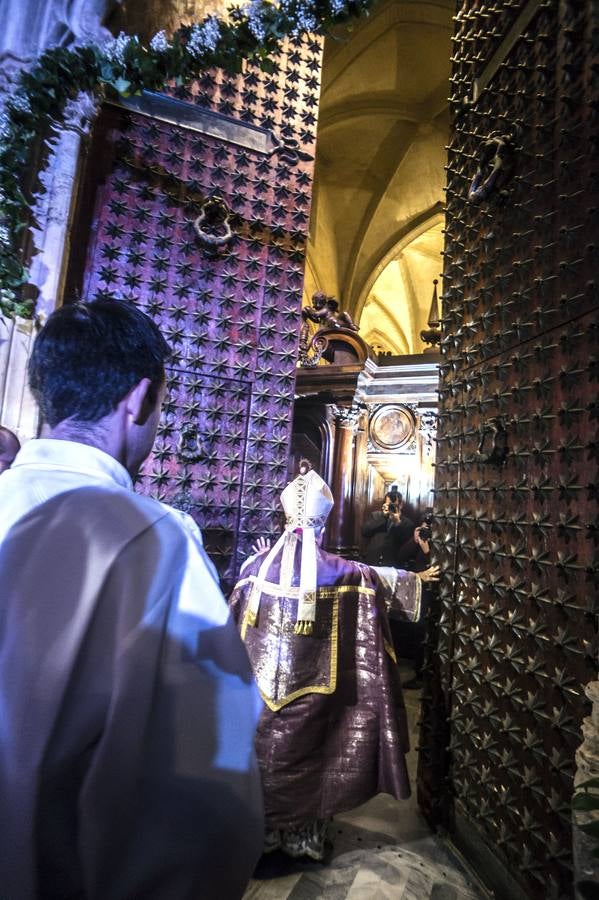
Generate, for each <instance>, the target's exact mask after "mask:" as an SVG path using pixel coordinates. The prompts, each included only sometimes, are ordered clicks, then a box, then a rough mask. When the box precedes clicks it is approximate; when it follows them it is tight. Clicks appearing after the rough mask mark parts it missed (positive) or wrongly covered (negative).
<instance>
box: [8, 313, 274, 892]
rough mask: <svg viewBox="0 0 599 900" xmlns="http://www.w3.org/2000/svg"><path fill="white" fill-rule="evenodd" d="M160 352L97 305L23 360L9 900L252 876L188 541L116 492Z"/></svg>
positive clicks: (221, 692)
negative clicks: (25, 391) (29, 399)
mask: <svg viewBox="0 0 599 900" xmlns="http://www.w3.org/2000/svg"><path fill="white" fill-rule="evenodd" d="M168 352H169V350H168V346H167V344H166V342H165V341H164V339H163V337H162V335H161V334H160V332H159V330H158V328H157V327H156V325H155V324H154V323H153V322H152V321H151V319H149V318H148V317H147V316H146V315H144V314H143V313H142V312H141V311H140V310H138V309H137V308H136V307H135V306H134V305H133V304H130V303H128V302H125V301H113V300H97V301H94V302H92V303H90V304H82V303H76V304H70V305H68V306H64V307H62V308H61V309H59V310H57V311H56V312H55V313H53V314H52V315H51V316H50V317H49V319H48V321H47V323H46V324H45V326H44V327H43V328H42V330H41V331H40V333H39V335H38V337H37V340H36V342H35V345H34V348H33V353H32V356H31V360H30V365H29V381H30V387H31V389H32V391H33V394H34V396H35V397H36V399H37V401H38V403H39V406H40V410H41V415H42V418H43V420H44V422H45V424H44V432H43V433H44V437H43V438H41V439H38V440H32V441H30V442H29V443H27V444H26V445H25V446H24V447H23V449H22V450H21V451H20V452H19V453H18V455H17V457H16V459H15V461H14V464H13V466H12V467H11V468H10V469H9V470H8V471H6V472H5V473H4V474H3V475H2V477H1V478H0V509H1V510H2V516H1V517H0V584H1V585H2V592H1V598H0V622H1V625H2V627H1V628H0V797H1V798H2V802H1V803H0V885H1V889H0V893H1V894H2V896H5V897H7V898H10V900H33V898H37V897H44V898H47V900H50V898H56V900H59V898H60V900H63V898H66V897H71V898H75V897H77V898H83V897H85V898H86V900H140V898H143V900H166V898H183V897H190V898H191V897H198V898H200V897H201V898H202V900H238V898H239V897H241V895H242V894H243V892H244V889H245V886H246V884H247V882H248V880H249V878H250V876H251V874H252V871H253V868H254V865H255V863H256V861H257V859H258V858H259V856H260V852H261V849H262V842H263V809H262V795H261V786H260V779H259V772H258V769H257V765H256V759H255V752H254V747H253V738H254V733H255V727H256V724H257V721H258V717H259V713H260V709H261V705H262V704H261V701H260V699H259V696H258V692H257V689H256V686H255V683H254V680H253V677H252V673H251V668H250V665H249V662H248V658H247V654H246V651H245V649H244V647H243V645H242V643H241V641H240V640H239V636H238V634H237V631H236V628H235V624H234V622H233V621H232V619H231V616H230V613H229V609H228V607H227V604H226V601H225V599H224V597H223V596H222V594H221V592H220V589H219V586H218V582H217V579H216V575H215V572H214V569H213V567H212V565H211V563H210V562H209V560H208V558H207V557H206V554H205V552H204V550H203V548H202V546H201V543H200V541H199V540H198V539H197V529H195V530H194V528H191V527H188V523H187V524H186V523H185V521H184V520H183V519H182V515H181V514H179V513H177V512H175V510H173V509H171V508H170V507H168V506H166V505H165V504H163V503H160V502H159V501H157V500H153V499H151V498H149V497H144V496H138V495H136V494H135V493H134V492H133V489H132V477H133V476H135V474H136V473H137V471H138V470H139V467H140V466H141V464H142V462H143V461H144V459H145V458H146V457H147V456H148V454H149V453H150V450H151V448H152V444H153V442H154V437H155V434H156V428H157V425H158V421H159V417H160V406H161V401H162V396H163V394H164V390H165V371H164V365H165V361H166V359H167V357H168ZM233 856H234V864H233V865H232V864H231V860H232V857H233Z"/></svg>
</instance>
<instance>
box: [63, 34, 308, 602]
mask: <svg viewBox="0 0 599 900" xmlns="http://www.w3.org/2000/svg"><path fill="white" fill-rule="evenodd" d="M320 58H321V47H320V44H319V43H318V42H313V41H308V40H303V41H302V43H301V45H299V46H291V47H290V48H289V50H288V52H286V53H285V54H283V55H282V57H281V58H280V59H279V60H278V61H277V65H276V66H275V72H274V73H273V74H271V75H268V74H265V73H261V72H255V71H253V70H249V71H248V72H247V73H246V74H245V75H244V76H243V77H242V76H239V77H238V78H226V77H225V76H223V74H222V73H221V72H210V73H207V74H206V75H205V76H203V78H202V79H201V80H200V81H199V82H197V83H194V84H193V85H190V86H189V87H187V88H182V89H180V90H178V91H177V95H178V98H179V99H182V100H185V101H186V102H188V103H194V104H198V105H199V106H203V107H204V108H206V109H209V110H211V111H213V112H217V113H219V114H220V115H224V116H227V117H229V118H230V119H231V120H235V121H236V122H237V123H239V124H240V125H244V124H247V126H248V128H255V127H256V126H257V127H258V128H259V129H262V136H263V137H264V132H266V133H267V135H266V137H267V140H266V141H265V142H264V146H263V147H258V149H255V148H251V147H248V146H240V145H239V143H237V144H236V143H235V142H234V141H235V140H236V139H237V137H236V136H238V135H239V130H238V131H237V132H236V133H235V134H232V140H231V141H229V142H225V141H223V140H219V139H217V138H215V137H212V136H210V135H209V134H206V133H198V132H197V131H193V130H190V129H187V128H183V127H178V126H175V125H173V124H169V123H167V122H164V121H158V120H157V119H154V118H150V117H148V116H144V115H141V114H139V113H137V112H132V111H128V110H122V109H116V108H109V109H107V110H106V111H105V112H104V115H103V119H102V121H101V122H100V124H99V127H98V129H97V131H96V135H95V138H94V141H93V144H92V148H91V153H90V159H91V162H90V164H89V166H88V170H89V171H88V175H87V178H86V183H87V184H88V190H89V185H90V184H91V185H93V192H92V193H93V196H92V198H91V201H89V202H88V204H87V205H88V208H91V209H92V213H91V215H90V226H89V233H90V235H91V237H90V240H89V247H88V252H87V258H86V262H85V266H84V269H85V270H84V272H83V274H82V275H81V276H79V277H78V278H77V277H73V278H72V282H73V283H77V282H78V283H79V284H80V285H81V286H82V287H81V291H82V296H83V298H84V299H91V298H92V297H96V296H103V295H109V296H115V297H118V298H133V299H134V300H136V301H137V302H138V303H140V304H141V305H142V306H143V307H144V308H145V309H146V310H147V311H148V312H149V313H150V314H151V315H152V316H153V317H154V318H155V319H156V321H157V322H159V324H160V326H161V327H162V329H163V332H164V334H165V336H166V337H167V338H168V340H169V342H170V344H171V345H172V347H173V350H174V354H173V359H172V360H171V368H170V370H169V378H168V383H169V394H168V398H167V401H166V406H165V412H164V415H163V418H162V423H161V425H160V430H159V435H158V440H157V444H156V449H155V451H154V454H153V456H152V457H151V459H150V460H149V461H148V463H147V465H146V466H145V468H144V472H143V477H142V479H141V489H142V490H144V491H147V492H149V493H151V494H153V495H155V496H157V497H159V498H163V499H165V500H167V501H168V502H172V503H174V504H175V505H176V506H179V507H180V508H182V509H185V510H187V511H188V512H191V514H192V515H193V516H194V518H195V519H196V520H197V521H198V523H199V524H200V525H201V527H202V528H203V529H204V531H205V538H206V544H207V548H208V550H209V552H210V554H211V555H212V556H213V558H214V559H215V561H216V563H217V565H218V567H219V569H220V572H221V575H222V577H223V582H224V585H225V587H227V588H228V587H230V585H231V583H232V582H233V581H234V579H235V577H236V574H237V572H238V569H239V564H240V562H241V560H242V559H243V557H244V555H246V554H247V552H248V551H249V545H250V543H251V541H252V540H253V539H254V538H255V536H256V535H258V534H266V535H269V534H273V533H275V532H276V531H277V529H278V528H279V526H280V522H279V520H278V511H279V509H280V505H279V501H278V496H279V493H280V490H281V488H282V486H283V484H284V482H285V477H286V469H287V458H288V451H289V439H290V420H291V412H292V404H293V392H294V382H295V362H296V355H297V343H298V324H299V312H300V304H301V291H302V284H303V267H304V255H305V240H306V233H307V227H308V220H309V212H310V199H311V187H312V171H313V156H314V144H315V128H316V113H317V109H318V91H319V77H320ZM235 121H234V123H233V124H235ZM242 131H243V129H242ZM246 136H247V135H246ZM246 136H244V135H243V134H242V137H241V140H245V139H246ZM251 137H252V135H251V134H250V138H251ZM83 193H85V191H84V192H83ZM215 196H217V197H220V198H222V200H223V201H224V203H225V204H226V207H227V208H228V209H229V210H230V219H229V226H230V228H231V231H232V239H231V240H230V242H229V243H226V244H224V245H222V246H213V245H211V244H210V243H206V242H205V241H202V240H200V239H199V237H198V233H197V231H196V228H195V227H194V221H195V220H196V219H197V218H198V216H199V214H200V211H201V209H202V204H203V202H204V201H205V200H206V198H208V197H215ZM81 206H82V211H81V213H80V219H81V221H82V222H83V221H84V215H85V212H84V209H83V207H84V202H83V201H82V204H81ZM75 231H76V229H75ZM225 231H226V229H225V228H216V229H215V232H214V233H215V234H216V235H217V236H219V235H221V234H224V233H225Z"/></svg>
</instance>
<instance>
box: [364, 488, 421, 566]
mask: <svg viewBox="0 0 599 900" xmlns="http://www.w3.org/2000/svg"><path fill="white" fill-rule="evenodd" d="M402 507H403V498H402V496H401V494H400V493H399V491H397V490H395V489H393V488H392V489H391V490H390V491H388V492H387V493H386V494H385V499H384V501H383V505H382V507H381V510H380V512H375V513H374V514H373V515H372V516H371V517H370V518H369V519H368V520H367V521H366V522H365V524H364V526H363V528H362V535H363V537H365V538H368V539H369V540H368V545H367V547H366V550H365V551H364V559H365V561H366V562H367V563H368V565H369V566H400V562H399V551H400V548H401V547H402V546H403V545H404V544H405V543H406V541H409V540H410V538H411V537H412V535H413V533H414V523H413V522H412V520H411V519H408V518H407V517H406V516H403V515H402ZM413 571H416V570H413Z"/></svg>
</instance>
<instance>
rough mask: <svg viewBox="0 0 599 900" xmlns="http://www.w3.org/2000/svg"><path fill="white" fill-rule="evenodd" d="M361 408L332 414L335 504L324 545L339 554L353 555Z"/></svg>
mask: <svg viewBox="0 0 599 900" xmlns="http://www.w3.org/2000/svg"><path fill="white" fill-rule="evenodd" d="M359 417H360V409H359V408H358V407H355V406H351V407H338V408H337V411H336V415H335V451H334V455H333V478H332V483H331V490H332V492H333V497H334V498H335V505H334V507H333V509H332V512H331V515H330V516H329V528H328V541H327V546H328V549H329V550H330V552H331V553H337V554H338V555H339V556H354V555H355V554H356V553H357V549H358V548H357V547H356V546H355V541H354V509H353V507H354V494H355V491H354V488H355V480H354V479H355V468H354V460H355V450H356V430H357V426H358V421H359Z"/></svg>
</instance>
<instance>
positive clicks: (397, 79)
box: [305, 0, 454, 353]
mask: <svg viewBox="0 0 599 900" xmlns="http://www.w3.org/2000/svg"><path fill="white" fill-rule="evenodd" d="M453 7H454V3H453V0H431V2H414V0H386V2H382V3H381V4H380V5H378V6H376V7H375V8H374V11H373V13H372V14H371V16H370V17H368V18H367V19H365V20H363V21H361V22H360V23H359V24H358V25H357V26H354V27H353V28H352V30H344V31H340V32H339V33H338V34H336V35H335V36H334V37H333V38H328V39H327V41H326V44H325V54H324V67H323V81H322V93H321V104H320V117H319V130H318V142H317V156H316V175H315V188H314V196H313V202H312V219H311V229H310V242H309V247H308V259H307V266H306V282H305V299H306V301H307V300H308V299H309V297H310V296H311V294H312V293H313V292H314V291H315V290H323V291H325V293H327V294H333V295H335V296H336V297H337V298H338V299H339V301H340V303H341V306H342V308H344V309H346V310H348V311H349V312H350V313H351V314H352V315H353V317H354V319H356V321H359V322H360V325H361V334H362V336H363V337H364V338H365V339H366V340H368V341H369V342H370V343H372V344H373V345H376V346H377V347H379V348H380V349H384V350H390V351H391V352H393V353H418V352H421V350H422V349H424V345H423V344H422V342H421V341H420V337H419V334H420V331H421V330H422V329H423V328H425V327H426V323H427V318H428V312H429V307H430V302H431V295H432V288H433V285H432V281H433V278H435V277H438V273H439V272H440V269H441V257H440V251H441V249H442V241H443V235H442V227H443V226H442V222H443V216H442V204H443V201H444V194H443V186H444V183H445V171H444V165H445V162H446V151H445V144H446V142H447V132H448V113H447V96H448V80H449V64H450V63H449V58H450V55H451V25H452V22H451V16H452V12H453Z"/></svg>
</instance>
